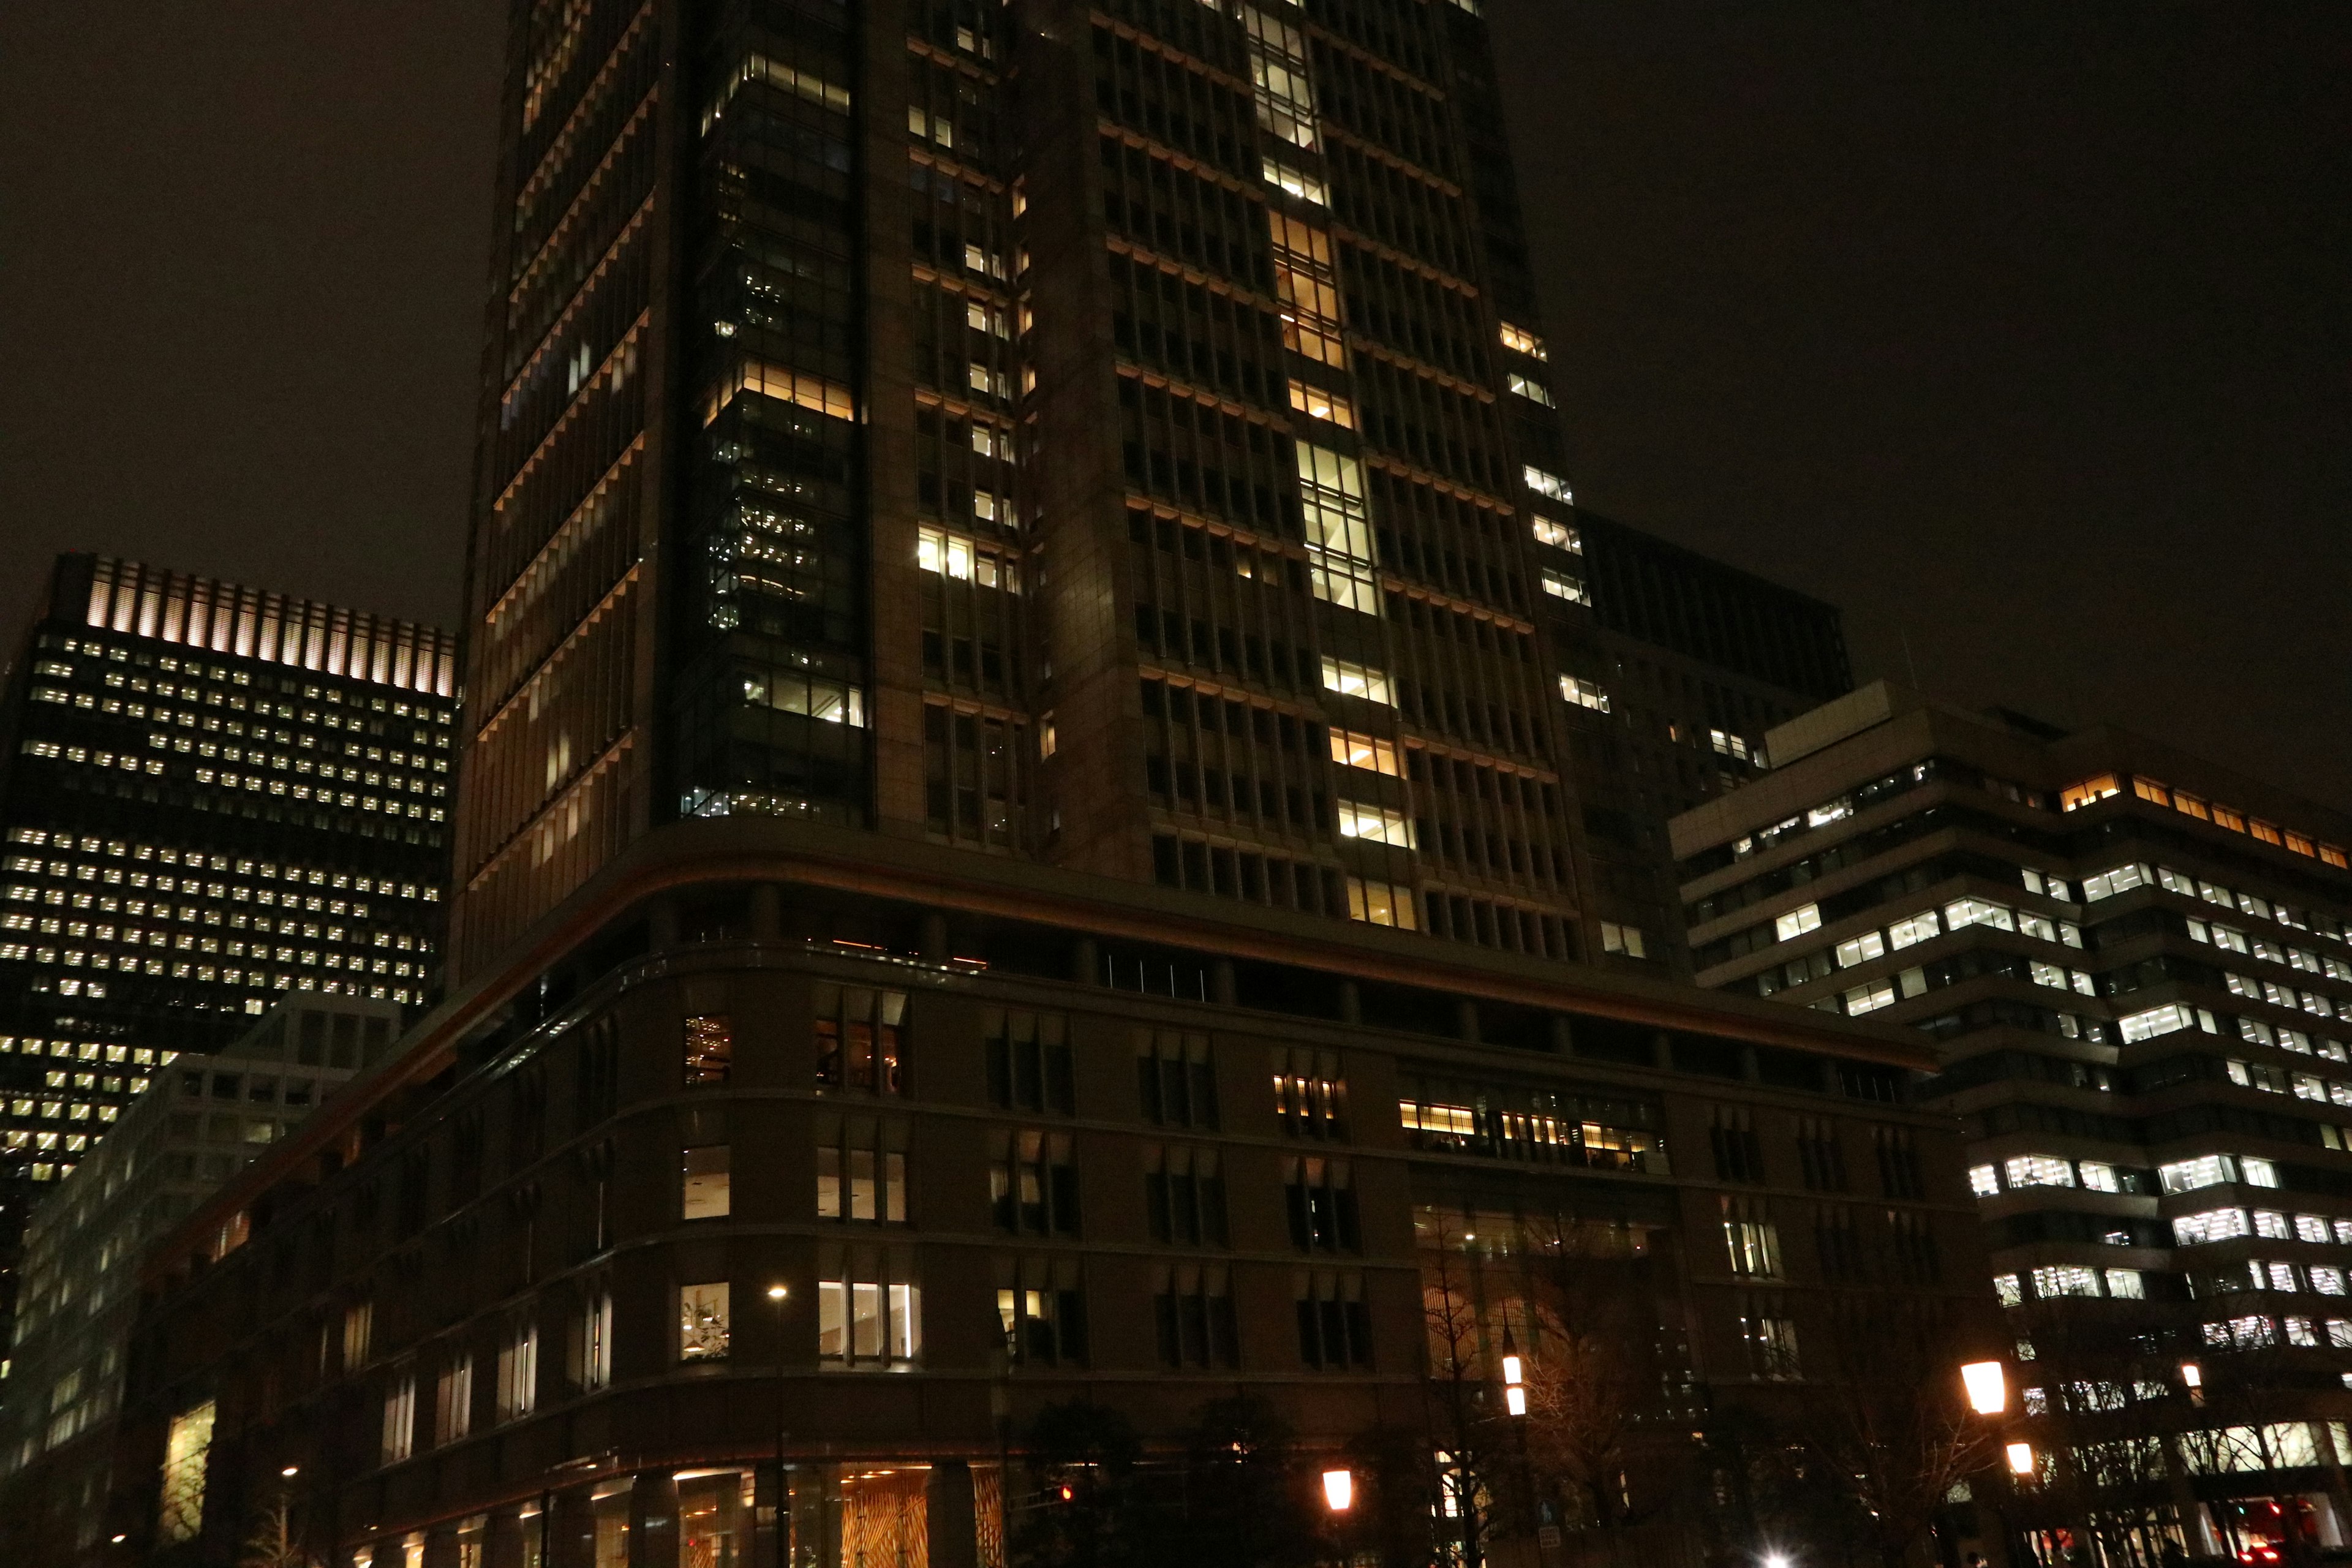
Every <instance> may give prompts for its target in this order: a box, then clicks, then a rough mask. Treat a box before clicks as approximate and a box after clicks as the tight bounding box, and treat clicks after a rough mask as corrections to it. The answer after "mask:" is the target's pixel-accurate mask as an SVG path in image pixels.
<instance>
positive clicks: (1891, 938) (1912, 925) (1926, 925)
mask: <svg viewBox="0 0 2352 1568" xmlns="http://www.w3.org/2000/svg"><path fill="white" fill-rule="evenodd" d="M1942 934H1943V928H1941V927H1940V926H1938V925H1937V923H1936V911H1935V910H1920V911H1919V912H1918V913H1917V914H1916V915H1913V916H1911V917H1910V918H1909V919H1908V920H1899V921H1895V923H1894V924H1893V925H1891V926H1889V927H1887V928H1886V941H1887V945H1889V946H1890V947H1894V948H1896V949H1901V948H1906V947H1912V946H1915V945H1916V944H1917V943H1919V942H1932V941H1934V940H1935V939H1936V938H1937V937H1938V936H1940V935H1942Z"/></svg>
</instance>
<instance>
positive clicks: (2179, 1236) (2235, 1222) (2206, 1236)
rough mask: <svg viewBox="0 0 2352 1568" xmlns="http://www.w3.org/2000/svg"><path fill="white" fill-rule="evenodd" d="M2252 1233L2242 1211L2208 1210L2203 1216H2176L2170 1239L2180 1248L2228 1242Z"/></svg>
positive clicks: (2244, 1212)
mask: <svg viewBox="0 0 2352 1568" xmlns="http://www.w3.org/2000/svg"><path fill="white" fill-rule="evenodd" d="M2252 1233H2253V1231H2252V1226H2249V1225H2248V1224H2247V1223H2246V1211H2245V1210H2243V1209H2208V1210H2206V1211H2205V1212H2204V1213H2203V1214H2185V1215H2174V1216H2173V1220H2172V1239H2173V1240H2174V1242H2175V1243H2177V1244H2178V1245H2179V1246H2182V1247H2195V1246H2198V1245H2200V1244H2201V1243H2204V1242H2208V1241H2228V1240H2231V1238H2233V1237H2241V1236H2250V1235H2252Z"/></svg>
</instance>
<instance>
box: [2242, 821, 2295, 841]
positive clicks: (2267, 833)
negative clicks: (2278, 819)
mask: <svg viewBox="0 0 2352 1568" xmlns="http://www.w3.org/2000/svg"><path fill="white" fill-rule="evenodd" d="M2246 831H2247V832H2249V833H2251V834H2252V835H2253V836H2254V837H2257V838H2259V839H2261V840H2262V841H2263V843H2265V844H2282V845H2283V844H2284V843H2285V842H2286V840H2284V838H2282V837H2279V830H2278V825H2277V824H2276V823H2273V822H2264V821H2263V819H2262V818H2261V817H2259V816H2258V817H2256V818H2254V820H2253V821H2252V822H2251V823H2249V824H2248V825H2247V827H2246Z"/></svg>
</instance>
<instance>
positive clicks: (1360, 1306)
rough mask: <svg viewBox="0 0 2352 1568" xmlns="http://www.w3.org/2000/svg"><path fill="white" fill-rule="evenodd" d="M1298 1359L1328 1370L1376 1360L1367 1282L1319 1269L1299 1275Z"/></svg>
mask: <svg viewBox="0 0 2352 1568" xmlns="http://www.w3.org/2000/svg"><path fill="white" fill-rule="evenodd" d="M1297 1305H1298V1359H1299V1360H1300V1361H1302V1362H1304V1363H1307V1365H1308V1366H1311V1367H1316V1368H1318V1369H1320V1370H1322V1371H1325V1372H1333V1371H1340V1370H1344V1369H1346V1368H1348V1367H1368V1366H1370V1365H1371V1364H1372V1320H1371V1315H1370V1313H1369V1312H1367V1311H1366V1310H1365V1309H1364V1282H1363V1280H1362V1279H1360V1277H1358V1276H1356V1275H1354V1274H1338V1273H1333V1272H1332V1271H1330V1270H1328V1269H1317V1270H1315V1271H1313V1272H1311V1273H1302V1274H1300V1275H1299V1276H1298V1281H1297Z"/></svg>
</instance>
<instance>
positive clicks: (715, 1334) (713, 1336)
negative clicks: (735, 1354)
mask: <svg viewBox="0 0 2352 1568" xmlns="http://www.w3.org/2000/svg"><path fill="white" fill-rule="evenodd" d="M727 1342H728V1321H727V1281H726V1280H724V1279H720V1280H717V1281H714V1282H712V1283H710V1284H708V1285H681V1286H679V1287H678V1288H677V1359H678V1360H680V1361H724V1360H725V1359H726V1358H727Z"/></svg>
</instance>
